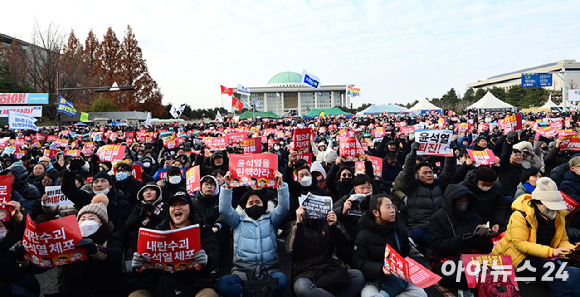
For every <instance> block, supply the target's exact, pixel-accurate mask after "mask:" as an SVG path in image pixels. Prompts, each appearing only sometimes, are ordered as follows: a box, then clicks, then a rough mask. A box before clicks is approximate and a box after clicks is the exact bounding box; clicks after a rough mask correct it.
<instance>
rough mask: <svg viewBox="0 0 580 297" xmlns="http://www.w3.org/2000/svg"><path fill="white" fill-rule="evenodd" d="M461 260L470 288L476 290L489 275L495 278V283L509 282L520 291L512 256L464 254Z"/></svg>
mask: <svg viewBox="0 0 580 297" xmlns="http://www.w3.org/2000/svg"><path fill="white" fill-rule="evenodd" d="M461 259H462V260H463V267H464V268H465V270H464V271H465V277H466V278H467V286H468V287H469V288H475V287H476V286H477V284H478V283H480V282H484V281H485V278H486V277H485V276H486V275H487V274H490V275H492V276H494V281H498V282H500V281H503V282H507V281H509V282H510V283H512V284H513V285H514V287H515V288H516V290H519V288H518V283H517V282H516V273H515V271H514V267H513V266H512V257H511V256H506V255H502V256H500V255H488V254H463V255H461Z"/></svg>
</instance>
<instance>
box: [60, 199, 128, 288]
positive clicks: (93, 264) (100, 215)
mask: <svg viewBox="0 0 580 297" xmlns="http://www.w3.org/2000/svg"><path fill="white" fill-rule="evenodd" d="M108 203H109V200H108V199H107V196H106V195H104V194H99V195H96V196H94V198H92V200H91V202H90V204H87V205H85V206H84V207H82V208H81V210H79V212H78V215H77V220H78V223H79V228H80V229H81V234H82V236H83V239H82V240H81V241H80V242H79V243H78V244H77V245H76V247H78V248H83V249H84V251H85V253H86V256H87V260H86V261H78V262H74V263H70V264H67V265H63V266H60V267H59V268H58V269H59V274H58V275H59V281H58V283H59V286H58V291H59V296H119V297H120V296H126V293H125V281H124V277H123V270H124V267H123V259H122V257H123V251H124V250H123V244H122V242H121V239H120V238H118V237H117V236H115V235H114V233H113V229H114V227H113V223H112V222H111V221H110V220H109V216H108V212H107V204H108Z"/></svg>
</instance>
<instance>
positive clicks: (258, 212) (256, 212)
mask: <svg viewBox="0 0 580 297" xmlns="http://www.w3.org/2000/svg"><path fill="white" fill-rule="evenodd" d="M265 212H266V207H265V206H258V205H254V206H252V207H250V208H246V214H247V215H248V216H249V217H250V218H252V219H254V220H257V219H259V218H260V217H261V216H262V215H263V214H264V213H265Z"/></svg>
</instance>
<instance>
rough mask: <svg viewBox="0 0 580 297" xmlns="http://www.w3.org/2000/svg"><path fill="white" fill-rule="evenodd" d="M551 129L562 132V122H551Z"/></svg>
mask: <svg viewBox="0 0 580 297" xmlns="http://www.w3.org/2000/svg"><path fill="white" fill-rule="evenodd" d="M549 125H550V127H552V128H554V129H556V130H560V129H562V121H555V122H550V124H549Z"/></svg>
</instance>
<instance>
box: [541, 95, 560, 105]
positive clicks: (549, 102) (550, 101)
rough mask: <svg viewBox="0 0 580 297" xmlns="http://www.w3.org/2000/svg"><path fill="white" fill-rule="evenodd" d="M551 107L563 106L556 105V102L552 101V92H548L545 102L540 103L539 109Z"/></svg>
mask: <svg viewBox="0 0 580 297" xmlns="http://www.w3.org/2000/svg"><path fill="white" fill-rule="evenodd" d="M552 107H563V106H562V104H560V105H558V104H556V103H554V101H552V94H550V97H549V98H548V101H547V102H546V103H544V105H542V106H541V107H540V108H541V109H550V108H552Z"/></svg>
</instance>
